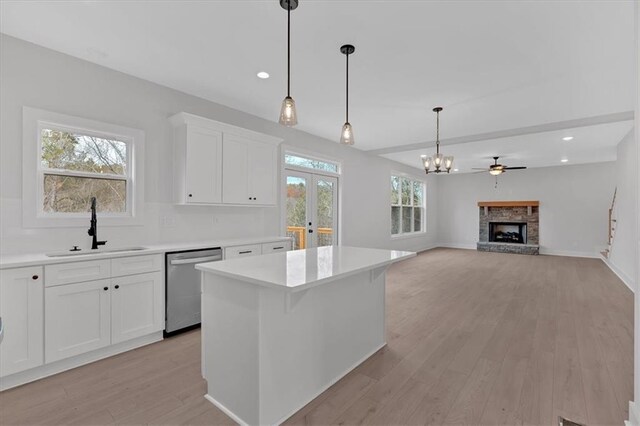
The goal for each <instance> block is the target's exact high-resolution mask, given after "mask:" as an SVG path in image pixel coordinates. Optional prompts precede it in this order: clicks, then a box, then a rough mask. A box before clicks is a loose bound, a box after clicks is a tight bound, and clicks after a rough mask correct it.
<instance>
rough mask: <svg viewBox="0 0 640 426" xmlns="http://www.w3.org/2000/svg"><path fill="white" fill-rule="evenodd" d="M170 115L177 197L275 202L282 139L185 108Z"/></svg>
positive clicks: (253, 203)
mask: <svg viewBox="0 0 640 426" xmlns="http://www.w3.org/2000/svg"><path fill="white" fill-rule="evenodd" d="M170 121H171V123H172V124H173V126H174V138H175V141H174V144H175V145H174V192H175V199H176V202H177V203H179V204H233V205H247V206H260V205H262V206H264V205H274V204H276V202H277V193H278V190H277V186H278V177H277V170H278V145H279V144H280V142H282V140H281V139H278V138H274V137H272V136H268V135H265V134H262V133H257V132H254V131H251V130H247V129H242V128H240V127H236V126H231V125H228V124H225V123H220V122H217V121H214V120H209V119H207V118H203V117H198V116H196V115H192V114H187V113H184V112H181V113H179V114H176V115H174V116H172V117H171V118H170Z"/></svg>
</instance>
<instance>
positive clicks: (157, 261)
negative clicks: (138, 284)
mask: <svg viewBox="0 0 640 426" xmlns="http://www.w3.org/2000/svg"><path fill="white" fill-rule="evenodd" d="M160 269H162V255H159V254H149V255H145V256H130V257H118V258H116V259H111V276H112V277H121V276H123V275H134V274H144V273H146V272H155V271H159V270H160Z"/></svg>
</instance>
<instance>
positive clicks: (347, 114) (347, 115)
mask: <svg viewBox="0 0 640 426" xmlns="http://www.w3.org/2000/svg"><path fill="white" fill-rule="evenodd" d="M346 56H347V84H346V88H347V89H346V91H347V96H346V98H347V103H346V105H347V111H346V118H347V123H348V122H349V54H348V53H347V55H346Z"/></svg>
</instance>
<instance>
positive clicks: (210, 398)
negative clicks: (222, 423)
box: [204, 394, 249, 426]
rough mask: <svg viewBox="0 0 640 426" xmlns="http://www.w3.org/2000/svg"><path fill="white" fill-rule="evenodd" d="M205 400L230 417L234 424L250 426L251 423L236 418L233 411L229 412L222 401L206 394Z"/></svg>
mask: <svg viewBox="0 0 640 426" xmlns="http://www.w3.org/2000/svg"><path fill="white" fill-rule="evenodd" d="M204 399H206V400H207V401H209V402H210V403H212V404H213V405H215V406H216V407H218V408H219V409H220V411H222V412H223V413H225V414H226V415H227V416H229V418H230V419H231V420H233V421H234V422H236V423H238V424H239V425H240V426H249V423H247V422H245V421H244V420H242V419H241V418H240V417H238V416H236V415H235V414H234V413H233V411H231V410H229V409H228V408H227V407H225V406H224V404H222V403H221V402H220V401H218V400H217V399H215V398H214V397H212V396H211V395H209V394H205V396H204Z"/></svg>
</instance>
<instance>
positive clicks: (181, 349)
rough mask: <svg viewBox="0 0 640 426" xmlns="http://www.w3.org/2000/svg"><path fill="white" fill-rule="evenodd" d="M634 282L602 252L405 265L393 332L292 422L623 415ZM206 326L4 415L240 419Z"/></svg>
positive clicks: (98, 420)
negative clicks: (222, 392)
mask: <svg viewBox="0 0 640 426" xmlns="http://www.w3.org/2000/svg"><path fill="white" fill-rule="evenodd" d="M632 324H633V295H632V293H631V292H630V291H629V290H628V289H627V288H626V287H625V286H624V284H622V283H621V282H620V281H619V280H618V279H617V278H616V277H615V275H613V273H612V272H610V271H609V270H608V269H607V268H606V266H605V265H604V264H603V263H602V262H601V261H600V260H595V259H579V258H568V257H553V256H520V255H509V254H496V253H478V252H475V251H468V250H451V249H437V250H431V251H429V252H426V253H423V254H421V255H419V256H418V257H416V258H414V259H411V260H408V261H405V262H403V263H401V264H397V265H394V266H393V267H392V268H391V269H390V271H389V276H388V281H387V342H388V345H387V347H385V348H384V349H382V350H380V351H379V352H378V353H376V354H375V355H374V356H372V357H371V358H370V359H368V360H367V361H365V362H364V363H363V364H362V365H360V366H359V367H358V368H357V369H355V370H354V371H352V372H351V373H349V374H348V375H347V376H346V377H345V378H343V379H342V380H340V381H339V382H338V383H336V384H335V385H334V386H332V387H331V388H330V389H329V390H327V391H326V392H324V393H323V394H322V395H320V396H319V397H318V398H316V399H315V400H313V401H312V402H311V403H309V404H308V405H307V406H306V407H304V408H303V409H302V410H300V411H299V412H298V413H296V414H295V415H294V416H293V417H291V418H290V419H289V420H288V421H287V424H290V425H294V424H296V425H297V424H314V425H329V424H341V425H350V424H378V425H405V424H407V425H409V424H410V425H422V424H447V425H461V424H465V425H520V424H523V425H552V424H556V425H557V416H558V415H562V416H564V417H567V418H569V419H571V420H574V421H577V422H581V423H586V424H588V425H621V424H622V422H623V420H624V419H626V418H627V406H628V401H629V400H632V399H633V394H632V392H633V391H632V386H633V361H632V358H633V342H632V338H633V337H632V336H633V325H632ZM199 337H200V335H199V332H198V331H194V332H189V333H186V334H183V335H181V336H179V337H175V338H171V339H167V340H165V341H163V342H160V343H157V344H154V345H150V346H147V347H144V348H141V349H138V350H135V351H131V352H128V353H125V354H121V355H119V356H116V357H113V358H110V359H106V360H103V361H99V362H96V363H93V364H90V365H87V366H84V367H80V368H77V369H75V370H72V371H68V372H65V373H62V374H59V375H57V376H53V377H50V378H47V379H44V380H41V381H38V382H34V383H31V384H28V385H25V386H22V387H19V388H16V389H13V390H9V391H6V392H3V393H0V424H2V425H12V424H66V425H71V424H77V425H99V424H113V423H118V424H144V423H149V424H208V425H214V424H233V422H231V421H230V419H228V418H227V417H226V416H225V415H224V414H222V413H221V412H220V411H219V410H217V409H216V408H215V407H214V406H212V405H211V404H210V403H208V402H207V401H206V400H204V399H203V397H202V395H203V394H204V393H205V383H204V380H203V379H202V378H201V377H200V370H199V369H200V352H199V351H200V344H199Z"/></svg>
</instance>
